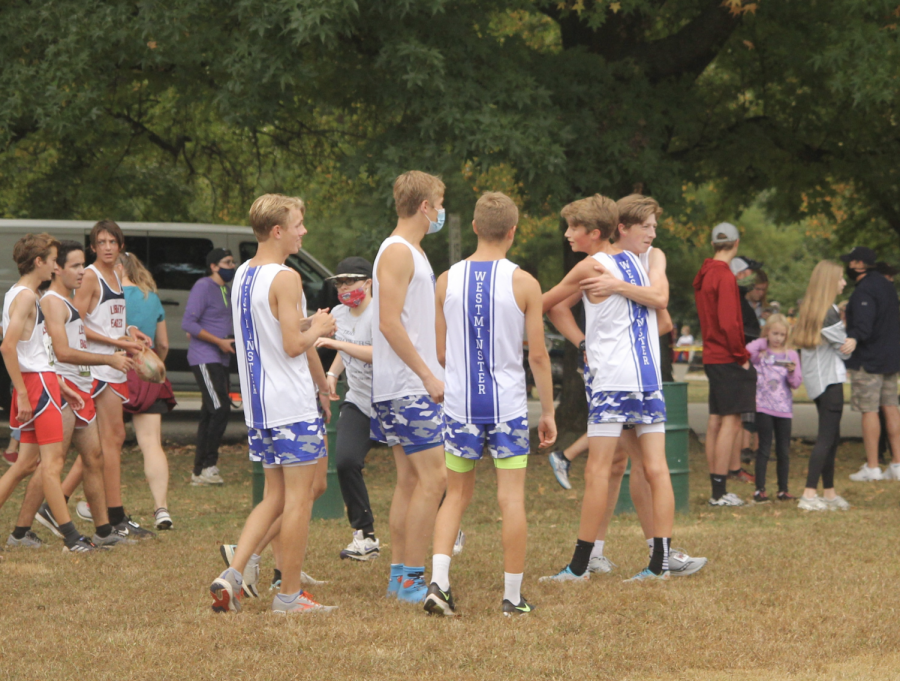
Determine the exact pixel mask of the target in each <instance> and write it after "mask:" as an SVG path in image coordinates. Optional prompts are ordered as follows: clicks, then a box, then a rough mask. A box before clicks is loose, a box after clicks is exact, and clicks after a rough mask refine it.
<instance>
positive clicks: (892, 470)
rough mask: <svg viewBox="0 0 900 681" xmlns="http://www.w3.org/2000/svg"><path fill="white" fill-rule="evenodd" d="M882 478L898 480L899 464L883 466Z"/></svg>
mask: <svg viewBox="0 0 900 681" xmlns="http://www.w3.org/2000/svg"><path fill="white" fill-rule="evenodd" d="M882 478H883V479H884V480H900V464H898V463H891V464H888V465H887V466H885V467H884V474H883V475H882Z"/></svg>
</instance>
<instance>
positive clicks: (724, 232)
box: [712, 222, 741, 244]
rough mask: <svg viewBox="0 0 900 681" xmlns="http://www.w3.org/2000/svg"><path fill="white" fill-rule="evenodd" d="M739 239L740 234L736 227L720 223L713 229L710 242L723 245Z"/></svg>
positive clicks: (727, 223) (728, 223)
mask: <svg viewBox="0 0 900 681" xmlns="http://www.w3.org/2000/svg"><path fill="white" fill-rule="evenodd" d="M740 238H741V234H740V232H738V229H737V227H735V226H734V225H732V224H731V223H730V222H720V223H719V224H718V225H716V226H715V227H713V230H712V242H713V243H714V244H724V243H728V242H729V241H737V240H738V239H740Z"/></svg>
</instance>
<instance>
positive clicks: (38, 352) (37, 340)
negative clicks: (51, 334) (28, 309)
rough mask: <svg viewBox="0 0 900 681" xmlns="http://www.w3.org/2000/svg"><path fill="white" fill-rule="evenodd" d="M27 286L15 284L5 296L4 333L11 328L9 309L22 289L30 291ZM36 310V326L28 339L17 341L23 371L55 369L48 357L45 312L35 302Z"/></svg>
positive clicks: (37, 371) (20, 365)
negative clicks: (45, 343)
mask: <svg viewBox="0 0 900 681" xmlns="http://www.w3.org/2000/svg"><path fill="white" fill-rule="evenodd" d="M30 290H31V289H29V288H28V287H27V286H13V287H12V288H11V289H9V291H7V292H6V295H5V296H4V297H3V335H4V336H5V335H6V330H7V329H8V328H9V310H10V307H11V306H12V303H13V301H14V300H15V299H16V296H18V295H19V294H20V293H21V292H22V291H30ZM35 307H36V312H35V315H36V317H35V321H34V328H33V329H32V331H31V335H30V336H29V337H28V339H27V340H20V341H19V342H18V343H16V354H17V355H18V357H19V370H20V371H22V372H23V373H24V372H26V371H28V372H34V373H39V372H42V371H53V369H52V367H51V366H50V359H49V357H47V349H46V347H45V346H44V335H45V334H46V332H45V330H44V313H43V312H41V306H40V305H39V304H38V303H37V302H35Z"/></svg>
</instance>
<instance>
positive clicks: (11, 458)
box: [3, 451, 19, 466]
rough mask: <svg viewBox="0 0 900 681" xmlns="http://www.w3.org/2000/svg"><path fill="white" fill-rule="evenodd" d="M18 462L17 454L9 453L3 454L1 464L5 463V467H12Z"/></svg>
mask: <svg viewBox="0 0 900 681" xmlns="http://www.w3.org/2000/svg"><path fill="white" fill-rule="evenodd" d="M18 460H19V452H10V451H4V452H3V463H5V464H6V465H7V466H12V465H13V464H14V463H15V462H16V461H18Z"/></svg>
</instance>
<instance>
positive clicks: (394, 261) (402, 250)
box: [378, 243, 413, 270]
mask: <svg viewBox="0 0 900 681" xmlns="http://www.w3.org/2000/svg"><path fill="white" fill-rule="evenodd" d="M385 266H390V267H391V268H392V269H393V268H396V267H404V266H407V267H409V268H412V267H413V255H412V250H411V249H410V247H409V246H407V245H406V244H400V243H394V244H391V245H390V246H388V247H387V248H385V249H384V251H382V253H381V258H379V260H378V269H379V270H381V269H382V268H383V267H385Z"/></svg>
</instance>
